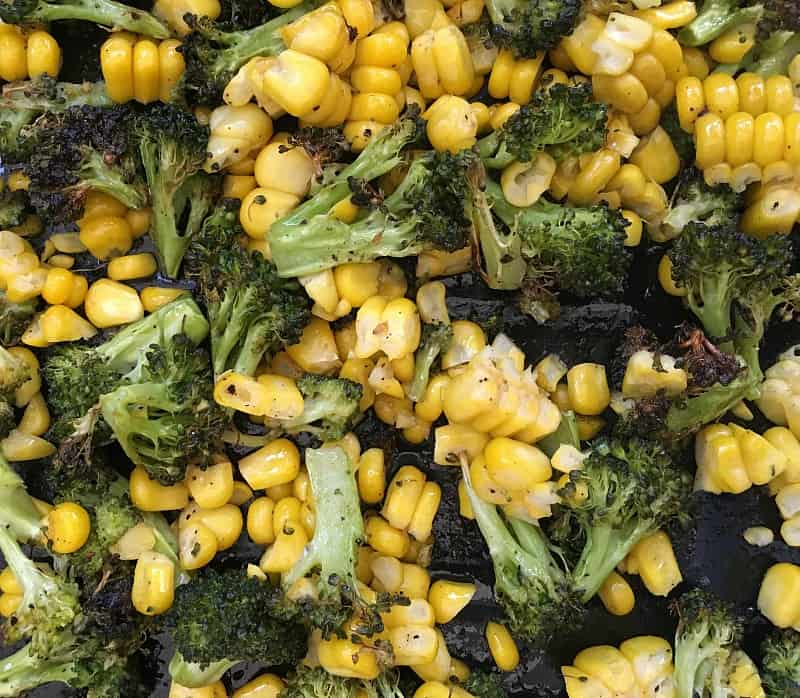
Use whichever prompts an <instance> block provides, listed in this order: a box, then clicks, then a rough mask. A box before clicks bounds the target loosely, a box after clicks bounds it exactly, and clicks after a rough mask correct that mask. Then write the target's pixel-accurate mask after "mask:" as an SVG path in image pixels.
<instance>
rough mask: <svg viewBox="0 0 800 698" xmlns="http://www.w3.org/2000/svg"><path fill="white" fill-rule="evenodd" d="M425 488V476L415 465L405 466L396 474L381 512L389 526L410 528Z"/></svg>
mask: <svg viewBox="0 0 800 698" xmlns="http://www.w3.org/2000/svg"><path fill="white" fill-rule="evenodd" d="M424 487H425V475H424V473H423V472H422V471H421V470H419V468H416V467H414V466H413V465H404V466H402V467H401V468H400V469H399V470H398V471H397V473H395V476H394V477H393V478H392V481H391V483H390V484H389V489H388V492H387V495H386V501H385V502H384V504H383V509H382V511H381V513H382V514H383V517H384V518H385V519H386V520H387V521H388V522H389V525H391V526H393V527H394V528H399V529H405V528H407V527H408V524H409V523H410V521H411V518H412V517H413V515H414V509H415V507H416V506H417V502H418V501H419V498H420V495H421V494H422V490H423V488H424Z"/></svg>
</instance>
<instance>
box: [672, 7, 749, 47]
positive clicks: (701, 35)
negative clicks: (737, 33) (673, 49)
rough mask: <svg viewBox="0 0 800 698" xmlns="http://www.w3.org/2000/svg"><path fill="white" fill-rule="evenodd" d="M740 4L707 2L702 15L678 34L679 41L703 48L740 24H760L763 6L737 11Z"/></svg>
mask: <svg viewBox="0 0 800 698" xmlns="http://www.w3.org/2000/svg"><path fill="white" fill-rule="evenodd" d="M738 4H739V0H706V1H705V3H703V9H702V10H701V11H700V14H699V15H697V17H695V18H694V19H693V20H692V22H691V24H689V25H687V26H685V27H684V28H683V29H681V31H680V32H678V40H679V41H680V42H681V43H682V44H683V45H684V46H702V45H703V44H707V43H709V42H710V41H713V40H714V39H716V38H717V37H718V36H720V35H722V34H724V33H725V32H726V31H728V30H729V29H732V28H733V27H737V26H739V25H740V24H744V23H746V22H753V23H758V21H759V20H760V19H761V16H762V14H763V13H764V8H763V7H762V6H761V5H751V6H749V7H743V8H741V9H737V6H738Z"/></svg>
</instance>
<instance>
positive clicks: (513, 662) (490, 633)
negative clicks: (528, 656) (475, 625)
mask: <svg viewBox="0 0 800 698" xmlns="http://www.w3.org/2000/svg"><path fill="white" fill-rule="evenodd" d="M486 642H487V643H488V645H489V652H491V654H492V659H493V660H494V663H495V664H496V665H497V668H498V669H500V671H514V669H516V668H517V666H518V665H519V650H518V649H517V644H516V643H515V642H514V638H512V637H511V633H510V632H508V628H507V627H506V626H505V625H502V624H501V623H495V622H494V621H489V622H488V623H487V624H486Z"/></svg>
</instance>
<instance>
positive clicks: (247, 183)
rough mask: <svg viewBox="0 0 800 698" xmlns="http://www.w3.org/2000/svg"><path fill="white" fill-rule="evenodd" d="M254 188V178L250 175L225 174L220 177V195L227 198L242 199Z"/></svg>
mask: <svg viewBox="0 0 800 698" xmlns="http://www.w3.org/2000/svg"><path fill="white" fill-rule="evenodd" d="M255 188H256V178H255V177H253V176H252V175H232V174H226V175H225V177H224V178H223V179H222V195H223V196H224V197H225V198H227V199H239V200H240V201H241V200H242V199H244V197H245V196H247V195H248V194H249V193H250V192H251V191H253V189H255Z"/></svg>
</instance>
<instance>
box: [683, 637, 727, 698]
mask: <svg viewBox="0 0 800 698" xmlns="http://www.w3.org/2000/svg"><path fill="white" fill-rule="evenodd" d="M706 639H707V636H706V635H705V634H700V633H697V632H693V633H691V634H688V633H683V634H681V636H680V637H679V638H676V640H675V670H674V673H673V678H674V679H675V689H676V698H694V696H695V688H701V687H703V686H705V683H706V682H705V678H703V677H704V676H707V675H708V674H709V670H710V667H709V666H708V665H707V662H709V661H711V660H712V659H714V657H715V655H716V654H718V653H719V650H720V648H719V647H718V646H717V645H715V644H713V643H709V644H708V645H706V646H704V645H703V641H704V640H706Z"/></svg>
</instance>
